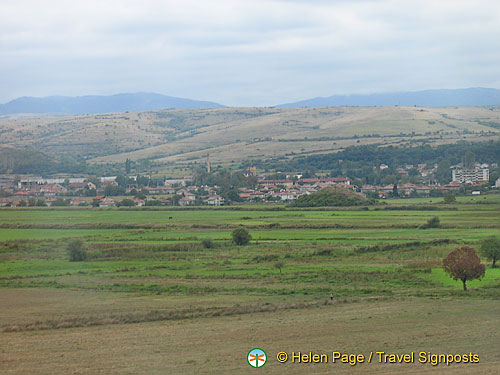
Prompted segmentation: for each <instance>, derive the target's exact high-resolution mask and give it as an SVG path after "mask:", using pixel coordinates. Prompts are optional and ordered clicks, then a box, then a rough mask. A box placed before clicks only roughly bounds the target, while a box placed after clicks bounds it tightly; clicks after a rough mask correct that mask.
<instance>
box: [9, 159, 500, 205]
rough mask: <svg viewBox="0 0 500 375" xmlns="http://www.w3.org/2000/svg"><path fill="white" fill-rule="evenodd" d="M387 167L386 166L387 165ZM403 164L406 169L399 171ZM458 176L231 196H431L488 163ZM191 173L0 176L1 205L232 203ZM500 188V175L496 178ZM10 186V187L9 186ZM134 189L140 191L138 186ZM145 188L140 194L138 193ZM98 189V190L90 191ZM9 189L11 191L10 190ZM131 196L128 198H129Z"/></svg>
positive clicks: (475, 175)
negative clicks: (328, 191)
mask: <svg viewBox="0 0 500 375" xmlns="http://www.w3.org/2000/svg"><path fill="white" fill-rule="evenodd" d="M385 167H386V166H385V165H381V166H380V169H381V170H383V169H384V168H385ZM400 169H401V170H400ZM414 169H416V170H418V171H419V173H420V174H421V175H422V176H423V175H424V174H426V173H430V172H432V170H433V169H435V166H433V167H431V168H429V167H427V165H426V164H418V165H416V166H413V165H407V166H406V167H405V168H399V169H398V170H397V172H398V173H401V174H404V173H407V171H409V170H414ZM452 176H453V181H452V182H450V183H448V184H446V185H417V184H413V183H405V184H401V185H399V186H396V187H395V186H394V185H392V184H390V185H387V186H372V185H363V186H355V185H353V183H352V180H351V179H350V178H348V177H328V178H326V177H325V178H302V176H301V175H295V176H293V177H292V176H289V177H287V178H286V179H280V180H273V179H266V178H264V177H263V178H259V179H258V183H257V186H256V187H255V188H246V187H242V188H239V189H238V192H237V193H238V195H239V197H234V195H233V196H232V197H231V200H236V201H242V202H245V201H246V202H291V201H294V200H295V199H297V198H299V197H300V196H302V195H308V194H312V193H314V192H316V191H318V190H320V189H322V188H324V187H328V186H341V187H344V188H347V189H352V190H356V191H358V192H360V193H362V194H365V195H367V196H370V197H378V198H387V197H389V196H394V195H395V192H397V195H398V196H400V197H409V196H428V195H430V194H432V193H433V192H434V193H435V192H437V194H445V193H448V192H455V191H458V190H460V189H461V188H462V187H463V186H464V185H467V186H469V187H472V188H474V187H476V186H477V187H478V189H479V188H480V186H482V184H484V183H485V182H486V181H487V178H489V171H488V165H486V164H475V165H474V166H473V169H470V167H469V169H465V168H464V167H463V166H462V165H460V164H459V165H456V166H453V167H452ZM191 181H192V177H190V176H188V177H184V178H182V179H167V180H165V182H164V185H161V186H145V187H137V186H135V187H127V188H126V189H125V191H124V195H122V196H121V197H110V196H106V194H105V192H106V191H107V190H106V187H107V186H118V184H117V182H116V177H101V178H100V183H99V185H100V186H99V187H97V186H96V184H94V183H93V182H91V181H89V180H87V179H85V178H69V179H43V178H35V177H30V178H26V179H21V180H19V181H15V183H14V181H13V179H8V178H5V177H3V178H0V189H2V191H3V192H4V194H3V195H4V196H5V195H9V196H7V197H4V198H0V206H19V205H21V206H22V205H26V202H30V205H38V203H40V205H47V206H51V205H71V206H86V205H92V206H94V207H103V208H104V207H114V206H118V205H128V206H132V205H133V206H139V207H140V206H148V205H179V206H194V205H202V204H204V205H209V206H222V205H224V204H225V203H227V199H228V198H227V197H226V198H225V197H224V196H222V194H221V189H220V188H219V187H218V186H194V185H192V182H191ZM497 185H498V187H500V179H499V181H497ZM9 189H10V190H9ZM134 190H135V191H134ZM137 190H140V194H137ZM88 192H93V193H95V194H88ZM6 193H7V194H6ZM125 201H126V203H125Z"/></svg>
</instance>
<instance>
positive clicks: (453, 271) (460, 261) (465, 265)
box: [443, 246, 486, 290]
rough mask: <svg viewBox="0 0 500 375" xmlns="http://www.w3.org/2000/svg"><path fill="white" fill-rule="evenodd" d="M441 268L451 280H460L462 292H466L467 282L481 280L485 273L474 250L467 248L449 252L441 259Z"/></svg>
mask: <svg viewBox="0 0 500 375" xmlns="http://www.w3.org/2000/svg"><path fill="white" fill-rule="evenodd" d="M443 268H444V270H445V272H446V273H448V274H449V275H450V276H451V277H452V278H453V280H459V279H460V280H462V283H463V286H464V290H467V285H466V283H467V280H474V279H481V278H482V277H483V276H484V274H485V272H486V267H485V266H484V264H481V259H479V257H478V256H477V254H476V250H474V248H472V247H469V246H462V247H459V248H456V249H455V250H453V251H452V252H450V253H449V254H448V256H447V257H446V258H445V259H443Z"/></svg>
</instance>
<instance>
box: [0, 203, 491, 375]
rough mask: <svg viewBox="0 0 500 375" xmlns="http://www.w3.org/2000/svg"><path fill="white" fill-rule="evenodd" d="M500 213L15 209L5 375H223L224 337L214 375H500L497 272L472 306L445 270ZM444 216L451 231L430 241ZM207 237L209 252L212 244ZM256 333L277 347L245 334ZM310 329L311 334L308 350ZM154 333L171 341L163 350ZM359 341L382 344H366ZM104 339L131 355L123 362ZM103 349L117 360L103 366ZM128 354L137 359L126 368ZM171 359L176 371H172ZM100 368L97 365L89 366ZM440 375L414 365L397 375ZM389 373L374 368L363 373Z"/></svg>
mask: <svg viewBox="0 0 500 375" xmlns="http://www.w3.org/2000/svg"><path fill="white" fill-rule="evenodd" d="M397 206H400V207H397ZM387 207H388V208H387ZM394 208H395V209H394ZM499 212H500V201H499V200H498V197H497V196H487V197H486V199H483V198H482V197H481V201H473V200H471V199H459V202H458V203H456V204H453V205H443V204H441V203H438V202H437V201H436V202H429V199H411V200H388V201H387V202H386V203H385V204H383V205H379V206H375V207H369V208H368V209H359V208H356V209H348V208H346V209H340V210H336V209H327V210H313V209H311V210H308V209H291V208H286V207H285V206H278V205H274V206H273V205H270V206H262V205H260V206H252V205H249V206H240V207H225V208H217V209H157V210H141V209H134V210H125V209H88V208H77V209H69V208H68V209H50V208H42V209H2V210H0V299H1V300H2V301H3V308H2V309H0V335H1V337H2V340H1V342H2V343H4V342H5V343H7V344H8V345H7V346H5V347H3V348H2V355H3V356H4V358H7V359H6V360H1V361H0V373H2V374H3V373H6V374H25V373H30V374H45V373H51V374H66V373H71V372H77V373H85V374H95V373H107V374H108V373H110V374H115V373H116V374H122V373H130V374H163V373H176V374H177V373H179V374H190V373H193V372H200V373H207V374H208V373H214V369H213V368H207V367H206V365H207V364H210V363H209V362H210V360H209V359H208V357H206V355H207V353H208V350H209V349H210V348H209V347H208V346H207V345H208V344H207V343H210V342H212V345H215V344H214V343H213V342H214V341H213V340H215V337H218V338H219V340H221V341H220V342H223V343H226V344H227V345H228V347H227V348H225V349H223V348H219V349H218V353H225V354H226V355H227V356H228V358H232V359H233V362H232V363H225V364H223V365H222V367H221V368H220V370H219V371H217V373H228V374H232V373H247V372H248V369H249V367H248V365H247V364H246V362H245V355H246V352H248V350H249V349H251V348H252V347H260V346H259V345H261V346H262V347H264V346H265V347H266V348H267V349H266V350H268V355H269V353H274V354H273V355H274V356H275V355H276V353H277V352H278V351H279V350H286V351H298V350H303V351H310V350H313V351H321V352H327V351H331V350H334V349H336V348H337V349H338V350H350V351H352V352H357V351H365V352H366V351H370V350H386V351H393V352H397V353H403V352H404V351H408V350H413V351H420V350H424V351H430V350H433V351H438V352H439V351H441V352H460V353H461V352H464V353H468V352H479V355H480V356H481V358H482V361H481V362H480V364H479V365H477V366H475V367H470V366H472V365H470V366H469V367H467V366H460V365H454V366H453V367H450V371H451V372H450V373H464V374H465V373H470V372H471V371H473V372H475V371H476V370H477V373H485V374H486V373H494V369H495V368H498V366H499V365H500V357H499V355H498V353H497V351H495V350H494V347H495V345H496V344H497V343H498V340H499V339H500V337H499V336H500V332H499V330H498V327H499V320H498V319H499V317H498V311H499V308H500V304H499V300H500V269H499V268H497V269H492V268H491V264H490V263H489V262H488V261H487V260H486V259H482V261H483V263H485V264H487V269H486V275H485V277H484V278H483V279H482V280H474V281H471V282H469V283H468V286H469V291H468V292H464V291H462V286H461V282H460V281H453V280H452V279H451V278H449V277H448V276H447V275H446V274H445V273H444V271H443V270H442V268H441V261H442V259H443V258H444V257H445V256H446V255H447V254H448V253H449V252H450V251H451V250H453V249H454V248H456V247H460V246H464V245H468V246H472V247H476V248H477V247H478V245H479V241H480V240H482V239H483V238H485V237H487V236H491V235H499V233H500V214H499ZM434 216H437V217H439V218H440V221H441V224H442V226H441V228H433V229H421V228H420V226H421V225H422V224H423V223H425V222H426V221H427V220H428V219H430V218H432V217H434ZM239 226H244V227H246V228H247V229H248V230H249V232H250V233H251V235H252V241H251V242H250V244H248V245H246V246H235V245H234V244H232V242H231V232H232V230H233V229H234V228H237V227H239ZM75 238H79V239H81V240H82V241H83V242H84V243H85V245H86V248H87V254H88V259H87V261H84V262H69V261H68V255H67V251H66V247H67V245H68V242H69V241H70V240H71V239H75ZM208 238H210V239H212V246H211V247H210V248H206V247H205V246H203V245H202V240H203V239H208ZM277 263H279V265H280V267H277V266H276V264H277ZM331 293H333V294H334V301H333V302H332V301H330V298H329V297H330V294H331ZM462 310H463V313H462ZM466 316H468V317H469V318H466ZM452 317H453V319H454V323H452V324H455V325H456V327H454V330H455V331H456V332H455V331H454V332H455V333H449V334H447V335H445V336H440V335H437V334H435V333H437V332H445V329H446V325H447V320H448V319H452ZM479 317H481V319H483V320H482V321H479V320H478V319H479ZM370 319H373V320H372V323H373V324H372V325H369V326H367V325H366V324H365V323H368V321H369V320H370ZM467 319H469V320H470V321H469V320H467ZM474 319H476V320H475V323H474V325H471V322H473V321H474ZM389 321H391V322H394V324H395V325H396V326H398V325H399V329H400V330H401V331H400V332H399V333H398V332H396V331H393V330H392V329H391V325H390V324H388V322H389ZM315 322H316V324H315ZM248 324H249V325H251V326H252V327H254V328H255V329H259V330H264V332H265V333H264V334H263V335H262V336H259V335H252V334H247V333H245V334H243V333H242V331H241V330H242V328H241V327H242V325H248ZM482 324H484V326H483V325H482ZM301 326H303V327H308V330H309V331H307V332H303V334H304V335H303V336H301V332H302V331H301V330H300V327H301ZM474 327H476V328H474ZM488 327H489V328H488ZM155 331H157V332H159V333H158V337H153V336H151V337H150V336H149V335H151V334H153V332H155ZM147 332H149V333H147ZM196 332H197V334H196ZM346 332H351V334H347V333H346ZM356 332H358V333H356ZM362 332H366V334H367V337H369V338H367V339H366V340H361V341H359V339H360V337H361V336H360V335H361V333H362ZM153 335H154V334H153ZM330 335H335V337H331V336H330ZM136 336H137V337H141V339H137V340H136V339H133V337H136ZM106 337H109V338H111V337H113V338H114V341H115V342H120V345H118V347H117V349H112V341H108V339H107V338H106ZM443 337H445V339H443ZM462 337H467V338H470V340H472V341H470V340H469V341H467V340H465V341H464V340H462ZM478 337H480V339H478ZM75 340H76V341H75ZM93 340H96V341H97V342H99V345H100V346H99V347H96V348H94V349H92V350H91V349H86V350H87V351H88V354H85V355H82V356H80V357H78V358H75V357H74V356H73V354H71V353H73V351H74V350H75V345H76V346H77V347H82V348H89V347H90V346H91V345H92V344H91V343H92V341H93ZM130 340H131V341H130ZM190 340H191V341H190ZM193 340H194V341H193ZM473 340H479V341H473ZM75 342H77V343H78V344H75ZM169 343H171V344H172V345H176V346H175V348H174V347H172V346H171V345H170V344H169ZM336 343H342V344H341V346H342V347H340V348H339V347H338V345H340V344H336ZM66 346H67V347H68V348H72V349H71V350H70V349H68V351H65V350H64V349H63V347H66ZM98 348H100V349H102V350H108V351H109V352H110V354H109V355H108V356H105V357H102V355H101V354H99V353H100V352H99V350H98ZM127 351H129V352H134V353H135V352H136V351H137V353H136V354H133V355H132V357H131V358H132V361H131V362H127V364H125V363H123V360H122V358H125V357H126V352H127ZM241 351H243V352H244V353H243V354H241V353H240V352H241ZM50 353H54V356H52V355H51V354H50ZM55 353H58V354H55ZM86 353H87V352H86ZM92 353H93V354H92ZM138 353H142V354H141V357H140V358H139V357H138V355H139V354H138ZM162 353H163V354H164V355H165V356H167V357H168V359H166V358H165V359H160V358H159V357H161V354H162ZM91 354H92V355H94V356H97V357H98V358H99V359H98V360H97V361H90V360H89V358H90V356H91ZM181 354H182V355H181ZM66 356H69V357H66ZM241 356H243V357H242V358H240V357H241ZM65 358H66V359H68V358H69V359H70V361H68V360H66V359H65ZM141 358H142V359H141ZM146 358H149V359H150V361H147V360H146ZM87 360H88V361H89V362H82V361H87ZM37 361H38V362H37ZM71 361H74V362H71ZM269 362H270V363H269V367H268V370H267V371H268V373H284V371H285V370H286V372H287V373H301V372H300V366H299V367H297V366H293V365H291V364H286V365H280V364H279V363H277V361H276V360H275V358H269ZM36 363H39V364H40V365H39V366H36ZM245 366H246V367H245ZM266 366H267V365H266ZM280 366H281V367H280ZM283 366H286V367H283ZM445 369H446V367H445V368H443V367H439V368H438V370H440V371H444V370H445ZM330 370H331V369H330V368H329V367H322V366H313V367H309V368H308V370H307V372H308V373H309V372H311V373H330V372H329V371H330ZM433 370H436V369H435V368H434V367H432V366H430V367H429V366H428V367H419V366H418V365H412V366H408V367H401V366H400V367H395V368H394V371H395V372H394V373H399V372H410V373H411V372H415V373H417V372H418V373H422V371H423V372H426V371H429V372H432V371H433ZM350 371H354V370H353V368H349V367H341V368H338V369H337V370H336V372H340V373H349V372H350ZM386 371H387V368H386V367H384V365H379V366H375V365H374V367H369V366H367V365H366V366H363V367H356V371H355V373H374V372H375V373H386Z"/></svg>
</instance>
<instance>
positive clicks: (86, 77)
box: [0, 0, 500, 105]
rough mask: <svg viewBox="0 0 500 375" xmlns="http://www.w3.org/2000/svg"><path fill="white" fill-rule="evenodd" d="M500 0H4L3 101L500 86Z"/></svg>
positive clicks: (231, 98)
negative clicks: (49, 97)
mask: <svg viewBox="0 0 500 375" xmlns="http://www.w3.org/2000/svg"><path fill="white" fill-rule="evenodd" d="M498 14H500V5H499V3H498V2H496V1H486V0H479V1H474V2H470V1H449V0H442V1H439V2H436V1H417V0H413V1H392V0H381V1H319V0H318V1H307V0H304V1H299V0H295V1H266V0H260V1H257V0H255V1H243V0H241V1H235V0H214V1H210V2H202V1H194V0H186V1H182V2H181V1H154V0H144V1H141V2H137V1H132V0H130V1H117V2H111V1H110V2H102V1H97V0H93V1H87V2H68V1H62V0H53V1H45V2H38V1H34V0H19V1H3V2H2V3H0V75H1V77H2V80H1V82H0V102H5V101H8V100H10V99H13V98H14V97H17V96H20V95H37V96H44V95H52V94H63V95H82V94H110V93H117V92H124V91H128V92H131V91H155V92H160V93H163V94H167V95H172V96H183V97H190V98H194V99H202V100H212V101H217V102H220V103H224V104H228V105H273V104H278V103H281V102H289V101H294V100H300V99H304V98H307V97H313V96H329V95H333V94H349V93H369V92H370V93H371V92H383V91H397V90H405V91H407V90H419V89H426V88H455V87H466V86H487V87H498V86H499V84H500V83H499V78H498V77H500V74H499V73H500V64H498V61H499V57H500V52H498V50H499V48H498V47H499V41H498V37H497V36H498V35H500V23H498V21H497V16H498Z"/></svg>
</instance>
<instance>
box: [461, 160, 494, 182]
mask: <svg viewBox="0 0 500 375" xmlns="http://www.w3.org/2000/svg"><path fill="white" fill-rule="evenodd" d="M451 176H452V181H457V182H460V183H461V184H464V183H466V184H467V183H469V184H471V183H475V182H485V181H489V179H490V169H489V166H488V164H479V163H475V164H474V166H473V167H472V168H464V167H463V166H462V165H461V164H458V165H454V166H453V167H451Z"/></svg>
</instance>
